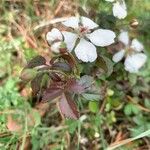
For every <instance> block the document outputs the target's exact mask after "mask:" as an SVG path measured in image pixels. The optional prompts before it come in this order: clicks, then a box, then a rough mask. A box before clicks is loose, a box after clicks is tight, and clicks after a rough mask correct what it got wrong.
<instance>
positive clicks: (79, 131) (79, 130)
mask: <svg viewBox="0 0 150 150" xmlns="http://www.w3.org/2000/svg"><path fill="white" fill-rule="evenodd" d="M80 133H81V122H80V120H79V121H78V145H77V150H80V138H81V137H80Z"/></svg>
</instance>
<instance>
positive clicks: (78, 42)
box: [62, 17, 116, 62]
mask: <svg viewBox="0 0 150 150" xmlns="http://www.w3.org/2000/svg"><path fill="white" fill-rule="evenodd" d="M62 24H63V25H65V26H67V27H71V28H73V29H74V33H72V32H67V31H63V32H62V34H63V36H64V42H65V43H66V44H67V48H68V50H69V51H72V50H73V49H74V51H75V54H76V56H77V58H78V59H80V60H82V61H83V62H93V61H95V60H96V58H97V52H96V47H95V45H96V46H108V45H110V44H112V43H113V42H114V38H115V37H116V36H115V33H114V32H113V31H110V30H106V29H97V30H95V31H93V30H94V29H95V28H97V27H98V24H96V23H95V22H93V21H92V20H91V19H89V18H87V17H80V18H79V17H70V18H68V20H66V21H64V22H62Z"/></svg>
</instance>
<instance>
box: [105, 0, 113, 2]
mask: <svg viewBox="0 0 150 150" xmlns="http://www.w3.org/2000/svg"><path fill="white" fill-rule="evenodd" d="M105 1H107V2H114V0H105Z"/></svg>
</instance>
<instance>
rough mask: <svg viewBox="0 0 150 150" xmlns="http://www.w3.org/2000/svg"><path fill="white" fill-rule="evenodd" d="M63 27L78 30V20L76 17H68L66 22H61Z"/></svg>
mask: <svg viewBox="0 0 150 150" xmlns="http://www.w3.org/2000/svg"><path fill="white" fill-rule="evenodd" d="M62 24H63V25H65V26H67V27H71V28H74V29H76V28H78V27H79V18H78V17H70V18H68V20H66V21H64V22H62Z"/></svg>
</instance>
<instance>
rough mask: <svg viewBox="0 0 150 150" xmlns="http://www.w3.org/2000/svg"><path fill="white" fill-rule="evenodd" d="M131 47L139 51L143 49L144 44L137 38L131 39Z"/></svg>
mask: <svg viewBox="0 0 150 150" xmlns="http://www.w3.org/2000/svg"><path fill="white" fill-rule="evenodd" d="M131 48H132V49H134V50H135V51H137V52H141V51H142V50H143V49H144V46H143V44H142V43H140V42H139V41H138V40H137V39H133V40H132V43H131Z"/></svg>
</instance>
